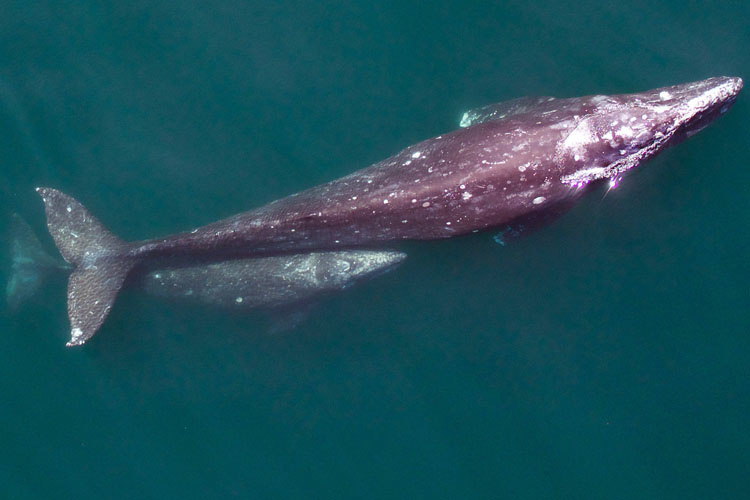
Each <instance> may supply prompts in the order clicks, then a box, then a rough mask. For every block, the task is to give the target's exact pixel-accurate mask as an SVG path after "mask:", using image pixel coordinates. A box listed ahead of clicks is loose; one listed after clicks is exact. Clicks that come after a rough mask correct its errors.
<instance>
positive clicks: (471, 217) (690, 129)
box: [38, 77, 742, 345]
mask: <svg viewBox="0 0 750 500" xmlns="http://www.w3.org/2000/svg"><path fill="white" fill-rule="evenodd" d="M741 88H742V80H741V79H740V78H730V77H718V78H710V79H707V80H703V81H699V82H694V83H686V84H682V85H674V86H671V87H663V88H658V89H654V90H650V91H647V92H640V93H635V94H623V95H612V96H605V95H596V96H588V97H579V98H571V99H552V98H542V99H533V98H531V99H529V98H527V99H523V100H521V101H519V100H515V101H510V102H509V103H505V104H502V103H501V104H499V105H493V106H490V107H486V108H481V109H479V110H477V111H475V112H470V113H468V114H467V116H466V117H465V120H464V125H467V126H466V127H464V128H460V129H458V130H455V131H453V132H450V133H446V134H443V135H439V136H437V137H434V138H432V139H428V140H426V141H423V142H420V143H418V144H415V145H413V146H410V147H408V148H406V149H404V150H403V151H401V152H399V153H397V154H396V155H394V156H392V157H390V158H388V159H386V160H383V161H381V162H379V163H376V164H375V165H372V166H370V167H368V168H365V169H363V170H359V171H357V172H355V173H353V174H351V175H348V176H346V177H342V178H340V179H337V180H334V181H332V182H329V183H327V184H322V185H320V186H317V187H314V188H311V189H309V190H307V191H303V192H301V193H298V194H295V195H291V196H288V197H286V198H282V199H280V200H277V201H275V202H273V203H269V204H268V205H266V206H264V207H261V208H258V209H256V210H252V211H250V212H245V213H242V214H239V215H235V216H233V217H229V218H227V219H224V220H221V221H218V222H215V223H212V224H209V225H207V226H203V227H200V228H197V229H194V230H192V231H189V232H186V233H180V234H176V235H173V236H169V237H166V238H158V239H152V240H146V241H141V242H136V243H127V242H124V241H122V240H120V239H119V238H117V237H115V236H114V235H112V234H111V233H109V232H108V231H107V230H106V229H105V228H104V227H103V226H102V225H101V224H100V223H99V222H98V221H97V220H96V219H94V218H93V217H92V216H91V215H90V214H89V213H88V212H87V211H86V210H85V208H83V206H82V205H81V204H80V203H78V202H77V201H76V200H74V199H73V198H71V197H69V196H67V195H65V194H63V193H61V192H59V191H57V190H54V189H50V188H38V191H39V193H40V195H41V196H42V198H43V200H44V203H45V207H46V214H47V225H48V227H49V230H50V233H51V234H52V236H53V238H54V239H55V242H56V244H57V246H58V248H59V249H60V252H61V254H62V256H63V257H64V258H65V260H66V261H67V262H69V263H71V264H74V265H75V266H76V270H75V271H74V272H73V274H72V275H71V277H70V281H69V285H68V314H69V317H70V322H71V339H70V342H69V343H68V345H79V344H82V343H83V342H85V341H86V339H88V338H90V337H91V336H92V335H93V334H94V333H95V332H96V330H97V328H99V326H100V325H101V323H102V322H103V321H104V318H105V317H106V315H107V313H108V312H109V310H110V308H111V306H112V303H113V302H114V300H115V297H116V295H117V291H118V290H119V288H120V286H121V284H122V282H123V281H124V280H125V277H126V276H127V275H128V273H129V271H130V269H131V268H133V267H134V266H136V265H138V264H139V263H142V262H144V261H149V260H150V259H154V258H159V259H170V258H191V257H201V258H206V257H210V258H217V259H218V258H227V256H232V255H254V254H255V255H261V254H266V255H267V254H277V253H283V252H295V253H299V252H300V251H305V250H318V249H336V248H346V247H352V246H361V245H374V244H377V243H379V242H385V241H390V240H397V239H417V240H429V239H439V238H448V237H452V236H457V235H461V234H466V233H470V232H476V231H480V230H482V229H487V228H492V227H496V226H500V225H505V224H512V223H514V222H518V221H530V222H534V221H538V220H543V219H545V218H546V217H547V216H548V215H549V214H555V213H558V212H560V211H562V210H564V209H565V208H566V207H568V206H569V205H570V204H571V203H572V202H573V201H575V200H576V199H578V198H579V197H580V196H581V195H582V194H583V193H584V192H586V191H587V189H588V188H589V187H590V186H591V185H592V184H594V183H595V182H596V181H601V180H609V181H610V182H613V183H616V182H617V180H618V179H619V177H620V176H621V175H622V174H623V173H624V172H626V171H628V170H630V169H632V168H634V167H635V166H637V165H638V164H640V163H641V162H642V161H644V160H646V159H648V158H650V157H652V156H654V155H655V154H657V153H658V152H660V151H661V150H663V149H664V148H665V147H667V146H669V145H671V144H674V143H677V142H679V141H681V140H683V139H684V138H685V137H689V136H690V135H692V134H694V133H696V132H698V131H699V130H701V129H702V128H703V127H705V126H706V125H708V124H709V123H710V122H712V121H713V120H714V119H715V118H716V117H718V116H719V115H720V114H722V113H724V112H725V111H727V109H729V107H730V106H731V105H732V104H733V103H734V101H735V99H736V97H737V94H738V93H739V91H740V90H741Z"/></svg>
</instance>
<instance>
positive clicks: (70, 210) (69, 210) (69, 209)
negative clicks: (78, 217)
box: [65, 205, 73, 212]
mask: <svg viewBox="0 0 750 500" xmlns="http://www.w3.org/2000/svg"><path fill="white" fill-rule="evenodd" d="M65 210H67V211H68V212H72V211H73V209H72V208H71V207H70V205H68V206H67V208H66V209H65Z"/></svg>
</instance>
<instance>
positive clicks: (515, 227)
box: [492, 224, 526, 246]
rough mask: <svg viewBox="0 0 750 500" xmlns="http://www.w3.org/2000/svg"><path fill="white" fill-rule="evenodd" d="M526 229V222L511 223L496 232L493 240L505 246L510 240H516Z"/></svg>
mask: <svg viewBox="0 0 750 500" xmlns="http://www.w3.org/2000/svg"><path fill="white" fill-rule="evenodd" d="M525 230H526V226H525V225H524V224H509V225H507V226H505V227H504V228H503V229H501V230H500V231H499V232H497V233H495V235H494V236H493V237H492V240H493V241H494V242H495V243H497V244H498V245H501V246H505V245H507V244H508V242H509V241H511V240H515V239H516V238H518V237H519V236H521V234H522V233H523V232H524V231H525Z"/></svg>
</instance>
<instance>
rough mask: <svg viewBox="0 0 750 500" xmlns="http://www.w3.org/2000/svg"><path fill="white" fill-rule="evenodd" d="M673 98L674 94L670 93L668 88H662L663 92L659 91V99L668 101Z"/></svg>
mask: <svg viewBox="0 0 750 500" xmlns="http://www.w3.org/2000/svg"><path fill="white" fill-rule="evenodd" d="M671 98H672V94H670V93H669V92H667V91H666V90H662V91H661V92H659V99H661V100H662V101H666V100H667V99H671Z"/></svg>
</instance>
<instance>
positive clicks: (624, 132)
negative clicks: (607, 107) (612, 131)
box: [617, 125, 633, 137]
mask: <svg viewBox="0 0 750 500" xmlns="http://www.w3.org/2000/svg"><path fill="white" fill-rule="evenodd" d="M617 135H619V136H620V137H633V129H632V128H630V127H628V126H627V125H626V126H624V127H621V128H620V130H618V131H617Z"/></svg>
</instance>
